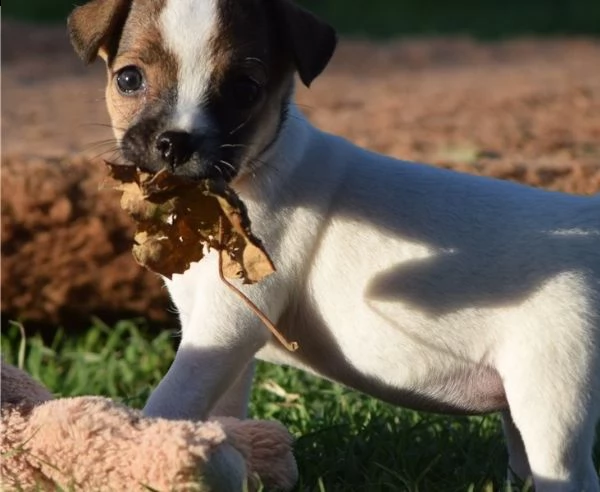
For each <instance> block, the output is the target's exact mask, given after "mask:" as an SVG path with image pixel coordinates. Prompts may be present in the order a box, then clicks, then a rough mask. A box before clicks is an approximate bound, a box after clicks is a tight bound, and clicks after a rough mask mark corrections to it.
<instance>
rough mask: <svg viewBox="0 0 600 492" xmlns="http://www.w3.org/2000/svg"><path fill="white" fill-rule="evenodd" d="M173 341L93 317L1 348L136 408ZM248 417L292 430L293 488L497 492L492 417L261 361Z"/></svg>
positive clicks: (56, 377)
mask: <svg viewBox="0 0 600 492" xmlns="http://www.w3.org/2000/svg"><path fill="white" fill-rule="evenodd" d="M176 342H177V341H176V337H175V336H174V334H173V333H170V332H167V331H164V332H160V333H159V334H158V335H157V334H156V333H154V334H151V333H150V331H149V330H148V329H147V327H145V325H144V323H143V322H141V321H138V322H134V321H122V322H119V323H117V324H116V325H115V326H112V327H109V326H106V325H104V324H103V323H101V322H100V321H97V322H95V323H94V325H93V326H92V327H90V329H88V330H87V331H86V332H84V333H82V334H80V335H77V336H73V335H70V336H67V335H66V333H65V332H64V331H63V330H58V331H57V332H56V335H55V336H54V337H53V338H52V339H51V340H47V341H46V343H45V342H44V340H43V339H42V337H41V336H40V335H36V334H32V335H30V336H26V337H25V338H23V337H22V334H21V331H20V330H19V328H18V326H16V325H13V326H11V327H10V328H9V329H7V330H6V331H5V333H3V337H2V347H1V349H2V356H3V357H4V359H5V360H6V361H8V362H10V363H13V364H15V365H20V366H22V367H23V368H24V369H26V370H27V371H28V372H29V373H31V374H32V375H33V376H34V377H35V378H36V379H38V380H40V381H41V382H43V383H44V384H45V385H46V386H47V387H48V388H50V389H51V390H52V391H53V392H55V393H56V394H57V395H62V396H74V395H84V394H97V395H105V396H109V397H112V398H114V399H116V400H119V401H123V402H125V403H127V404H128V405H131V406H134V407H141V406H142V405H143V402H144V401H145V400H146V398H147V397H148V395H149V393H150V390H151V388H152V387H153V386H155V385H156V384H157V383H158V381H159V380H160V378H161V376H162V375H163V374H164V373H165V371H166V370H167V368H168V366H169V364H170V362H171V360H172V358H173V356H174V353H175V352H174V351H175V346H176ZM251 413H252V416H253V417H255V418H266V419H276V420H279V421H281V422H282V423H283V424H284V425H286V426H287V427H288V428H289V429H290V431H291V432H292V433H293V434H294V436H296V438H297V441H296V446H295V452H296V457H297V460H298V465H299V468H300V477H301V481H300V484H299V485H298V489H297V490H299V491H300V490H301V491H316V492H332V491H346V492H347V491H366V492H378V491H390V492H391V491H411V492H412V491H414V492H417V491H420V492H427V491H432V492H438V491H444V492H452V491H461V492H462V491H498V490H504V489H503V476H504V470H505V467H506V452H505V449H504V444H503V440H502V435H501V430H500V424H499V421H498V419H497V418H496V417H494V416H491V417H486V418H480V417H478V418H445V417H440V416H435V415H429V414H425V413H416V412H411V411H407V410H402V409H399V408H395V407H392V406H390V405H386V404H384V403H381V402H378V401H376V400H374V399H372V398H368V397H366V396H364V395H361V394H359V393H356V392H353V391H349V390H347V389H345V388H343V387H341V386H338V385H335V384H331V383H329V382H326V381H323V380H320V379H317V378H314V377H312V376H308V375H306V374H304V373H301V372H298V371H295V370H292V369H288V368H282V367H276V366H272V365H268V364H261V365H259V367H258V372H257V378H256V383H255V386H254V393H253V397H252V403H251ZM598 451H600V450H598ZM596 457H597V458H598V459H599V461H600V453H599V452H597V453H596Z"/></svg>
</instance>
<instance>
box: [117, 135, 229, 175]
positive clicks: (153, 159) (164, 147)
mask: <svg viewBox="0 0 600 492" xmlns="http://www.w3.org/2000/svg"><path fill="white" fill-rule="evenodd" d="M146 135H147V134H146ZM121 154H122V156H123V158H124V159H125V161H127V163H129V164H132V165H134V166H136V167H138V168H139V169H140V170H142V171H144V172H147V173H150V174H155V173H158V172H159V171H163V170H167V171H168V172H170V173H172V174H174V175H177V176H182V177H186V178H188V179H192V180H198V181H200V180H203V179H211V180H215V181H225V182H226V183H230V182H231V181H232V180H234V179H235V177H236V176H237V174H238V171H239V168H238V166H237V165H236V162H238V161H239V155H237V154H238V152H237V149H236V148H235V147H234V146H231V145H223V144H219V142H218V140H217V139H216V138H211V137H209V136H206V135H194V134H191V133H187V132H182V131H165V132H161V133H159V134H158V135H157V136H155V137H153V138H150V139H148V137H147V136H145V135H143V134H142V133H141V132H139V131H138V130H137V129H136V127H132V128H131V129H130V130H128V131H127V132H126V133H125V135H124V136H123V139H122V141H121Z"/></svg>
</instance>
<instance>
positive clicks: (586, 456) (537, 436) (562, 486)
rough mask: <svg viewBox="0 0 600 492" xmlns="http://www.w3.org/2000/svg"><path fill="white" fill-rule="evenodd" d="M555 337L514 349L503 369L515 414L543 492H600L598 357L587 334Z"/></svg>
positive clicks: (548, 331)
mask: <svg viewBox="0 0 600 492" xmlns="http://www.w3.org/2000/svg"><path fill="white" fill-rule="evenodd" d="M547 328H548V327H547ZM551 332H552V330H551V329H546V330H545V332H544V331H537V333H538V334H540V333H543V340H540V339H539V338H538V339H537V340H535V341H531V340H530V341H529V343H518V344H514V345H513V346H512V347H511V350H510V356H508V357H504V360H503V361H502V362H501V363H500V364H499V371H500V372H501V374H502V376H503V379H504V387H505V391H506V396H507V400H508V404H509V407H510V414H511V416H512V419H513V421H514V425H515V427H516V428H517V429H518V430H519V433H520V435H521V438H522V440H523V444H524V446H525V450H526V452H527V458H528V461H529V465H530V467H531V471H532V474H533V479H534V484H535V487H536V491H537V492H600V485H599V482H598V475H597V472H596V470H595V468H594V463H593V461H592V448H593V445H594V436H595V426H596V422H597V420H598V416H599V406H600V405H599V403H600V402H599V393H600V391H599V387H598V377H599V375H600V367H599V364H598V357H597V356H595V355H594V354H593V351H594V348H590V346H589V345H591V346H592V347H593V345H594V344H593V342H591V341H590V339H589V337H584V336H583V333H582V332H581V331H580V332H579V336H577V335H575V336H573V337H571V336H570V337H569V339H563V340H560V339H556V338H553V337H552V335H551ZM571 334H572V333H571ZM571 334H569V335H571ZM588 335H589V332H588ZM586 343H587V344H588V346H584V345H586ZM576 346H577V347H576ZM500 365H501V366H502V367H500Z"/></svg>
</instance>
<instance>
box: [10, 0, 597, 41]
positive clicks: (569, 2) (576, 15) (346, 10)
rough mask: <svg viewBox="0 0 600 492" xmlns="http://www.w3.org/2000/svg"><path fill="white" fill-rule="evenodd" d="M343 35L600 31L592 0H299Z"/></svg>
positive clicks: (45, 14)
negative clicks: (450, 0) (448, 0)
mask: <svg viewBox="0 0 600 492" xmlns="http://www.w3.org/2000/svg"><path fill="white" fill-rule="evenodd" d="M299 2H300V3H302V4H304V5H305V6H306V7H308V8H309V9H311V10H312V11H314V12H316V13H318V14H320V15H322V16H323V17H324V18H326V19H328V20H329V21H331V22H332V23H333V25H335V26H336V28H337V29H339V31H340V32H342V33H344V34H351V35H359V36H373V37H390V36H395V35H401V34H450V33H464V34H471V35H475V36H478V37H484V38H489V37H498V36H507V35H513V34H600V2H598V1H597V0H502V1H500V0H486V1H483V2H478V1H475V0H456V1H454V2H446V1H442V0H394V1H392V0H299ZM82 3H84V0H77V1H74V0H53V1H51V2H50V1H48V0H27V1H21V2H16V1H15V2H10V3H9V4H7V5H6V6H5V8H4V11H3V14H4V16H5V17H13V18H20V19H30V20H38V21H59V20H64V19H65V18H66V16H67V14H68V13H69V12H70V11H71V9H72V8H73V6H74V5H75V4H82Z"/></svg>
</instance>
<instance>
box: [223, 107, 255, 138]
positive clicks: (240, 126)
mask: <svg viewBox="0 0 600 492" xmlns="http://www.w3.org/2000/svg"><path fill="white" fill-rule="evenodd" d="M253 117H254V112H252V113H251V114H250V115H249V116H248V118H246V121H244V122H243V123H242V124H241V125H239V126H238V127H237V128H235V129H234V130H233V131H232V132H230V133H229V135H230V136H231V135H235V134H236V133H237V132H239V131H240V130H241V129H242V128H244V127H245V126H246V125H247V124H248V123H249V122H250V120H251V119H252V118H253Z"/></svg>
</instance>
